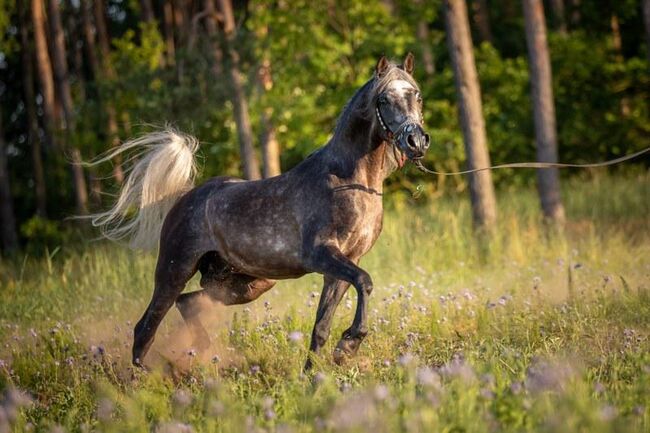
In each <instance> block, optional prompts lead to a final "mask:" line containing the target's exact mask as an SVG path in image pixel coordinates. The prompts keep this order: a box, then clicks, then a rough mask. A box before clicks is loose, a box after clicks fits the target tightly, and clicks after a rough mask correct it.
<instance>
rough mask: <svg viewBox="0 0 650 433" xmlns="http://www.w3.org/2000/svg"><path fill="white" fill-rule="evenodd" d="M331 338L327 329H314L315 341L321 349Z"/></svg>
mask: <svg viewBox="0 0 650 433" xmlns="http://www.w3.org/2000/svg"><path fill="white" fill-rule="evenodd" d="M329 336H330V332H329V331H328V330H326V329H314V340H315V341H316V344H317V345H318V346H319V347H320V346H323V345H324V344H325V343H326V342H327V339H328V338H329Z"/></svg>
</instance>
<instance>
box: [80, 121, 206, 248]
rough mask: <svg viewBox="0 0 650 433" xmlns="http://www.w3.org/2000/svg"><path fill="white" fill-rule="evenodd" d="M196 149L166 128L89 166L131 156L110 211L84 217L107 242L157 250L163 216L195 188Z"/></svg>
mask: <svg viewBox="0 0 650 433" xmlns="http://www.w3.org/2000/svg"><path fill="white" fill-rule="evenodd" d="M198 147H199V143H198V141H197V140H196V139H195V138H194V137H191V136H189V135H184V134H181V133H179V132H177V131H175V130H173V129H169V128H168V129H165V130H164V131H159V132H153V133H150V134H146V135H144V136H142V137H139V138H136V139H134V140H131V141H127V142H126V143H123V144H121V145H120V146H118V147H116V148H115V149H113V150H111V151H109V152H108V153H106V154H104V155H102V156H100V157H99V158H98V159H96V160H94V161H92V162H91V163H89V164H88V165H96V164H100V163H102V162H105V161H109V160H111V159H113V158H114V157H115V156H116V155H119V154H121V153H123V152H127V151H134V152H135V154H134V155H133V156H131V157H130V158H129V159H128V160H127V161H126V165H127V167H126V169H125V174H126V177H125V180H124V184H123V186H122V188H121V189H120V192H119V195H118V198H117V201H116V202H115V204H114V205H113V207H112V208H111V209H109V210H107V211H105V212H100V213H96V214H93V215H90V216H89V217H88V218H89V219H90V220H91V221H92V224H93V226H95V227H99V229H100V231H101V233H102V235H103V236H104V237H106V238H108V239H111V240H114V241H121V240H125V239H128V241H129V246H130V247H131V248H133V249H145V250H147V249H155V248H156V247H157V246H158V240H159V238H160V229H161V228H162V224H163V221H164V220H165V216H166V215H167V213H168V212H169V211H170V210H171V208H172V206H173V205H174V203H176V201H177V200H178V199H179V198H180V197H181V196H182V195H183V194H184V193H186V192H187V191H189V190H190V189H192V188H193V187H194V178H195V177H196V172H197V169H196V161H195V156H194V154H195V153H196V151H197V149H198Z"/></svg>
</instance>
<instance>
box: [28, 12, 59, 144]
mask: <svg viewBox="0 0 650 433" xmlns="http://www.w3.org/2000/svg"><path fill="white" fill-rule="evenodd" d="M31 15H32V23H33V25H34V46H35V49H36V68H37V70H38V81H39V83H40V90H41V97H42V98H43V120H44V124H45V125H44V126H45V127H44V130H45V139H46V142H47V146H48V147H49V148H51V149H55V148H58V143H57V140H56V136H55V130H56V124H57V123H58V118H57V114H56V108H55V106H56V101H55V96H54V80H53V78H52V77H53V76H54V75H53V74H52V63H51V61H50V54H49V51H48V47H47V40H48V36H47V23H46V21H45V11H44V10H43V0H32V1H31Z"/></svg>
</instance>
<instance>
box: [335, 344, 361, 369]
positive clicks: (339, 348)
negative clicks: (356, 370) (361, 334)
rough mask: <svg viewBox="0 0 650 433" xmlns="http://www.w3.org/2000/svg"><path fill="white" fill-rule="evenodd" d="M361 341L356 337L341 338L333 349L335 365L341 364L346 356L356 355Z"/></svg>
mask: <svg viewBox="0 0 650 433" xmlns="http://www.w3.org/2000/svg"><path fill="white" fill-rule="evenodd" d="M360 344H361V341H360V340H358V339H356V338H342V339H340V340H339V342H338V344H337V345H336V349H334V353H333V357H334V362H335V363H336V364H337V365H343V364H344V363H345V360H346V359H347V358H351V357H353V356H354V355H356V353H357V350H359V345H360Z"/></svg>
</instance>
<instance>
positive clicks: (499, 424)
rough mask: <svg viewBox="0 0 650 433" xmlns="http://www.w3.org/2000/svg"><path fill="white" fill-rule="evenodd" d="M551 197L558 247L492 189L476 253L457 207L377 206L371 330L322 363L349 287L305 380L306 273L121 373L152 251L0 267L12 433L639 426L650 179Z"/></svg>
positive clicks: (178, 328) (171, 333)
mask: <svg viewBox="0 0 650 433" xmlns="http://www.w3.org/2000/svg"><path fill="white" fill-rule="evenodd" d="M564 188H565V193H564V199H565V205H566V208H567V215H568V218H569V220H568V224H567V228H566V230H565V232H564V233H563V234H558V233H550V232H549V230H548V229H547V228H546V227H545V226H544V225H543V224H542V222H541V221H540V216H539V211H538V206H539V205H538V202H537V197H536V194H535V191H534V189H532V188H531V189H521V188H520V189H512V190H504V191H501V192H500V194H499V209H500V214H499V221H500V222H499V227H498V228H497V230H496V232H495V235H494V237H493V238H492V239H491V240H490V241H489V242H487V243H485V244H481V243H479V242H477V241H476V239H475V237H474V235H473V232H472V229H471V221H470V209H469V206H468V203H467V202H466V198H465V197H464V196H449V197H444V198H441V199H438V200H432V199H430V197H429V196H427V194H426V193H425V194H424V195H422V196H421V197H419V198H418V199H417V200H416V199H415V198H413V197H408V196H403V197H402V198H399V197H393V200H392V201H391V203H390V204H389V205H388V206H387V207H388V210H387V212H386V215H385V221H384V231H383V234H382V236H381V238H380V240H379V241H378V243H377V245H376V246H375V248H374V249H373V251H372V252H371V253H370V254H369V255H368V256H367V257H366V258H365V259H364V260H363V261H362V267H364V269H366V270H367V271H368V272H369V273H370V274H371V275H372V277H373V280H374V282H375V286H376V288H375V291H374V292H373V294H372V297H371V303H370V324H371V333H370V335H369V336H368V338H367V339H366V341H365V342H364V344H363V346H362V348H361V349H360V352H359V355H358V357H357V358H355V359H353V360H350V361H349V362H348V363H347V364H346V365H344V366H341V367H339V366H336V365H334V364H333V363H332V361H331V351H332V349H333V347H334V345H335V344H336V341H337V339H338V336H339V335H340V333H341V332H342V331H343V330H344V329H345V328H346V327H347V326H349V324H350V322H351V320H352V314H353V311H354V305H355V296H354V291H353V290H351V291H350V292H349V293H348V296H347V298H345V299H344V300H343V302H342V303H341V305H340V307H339V310H338V311H337V316H336V320H335V325H334V328H333V330H332V336H331V338H330V341H329V343H328V345H327V347H326V350H324V355H323V357H321V358H318V359H316V369H315V373H314V375H313V376H310V377H305V376H303V375H302V373H301V368H302V365H303V362H304V360H305V357H306V353H307V352H306V348H307V345H308V340H309V335H310V332H311V326H312V324H313V320H314V315H315V306H316V304H317V303H318V293H320V284H321V280H320V277H318V276H307V277H304V278H302V279H299V280H294V281H285V282H281V283H279V284H278V285H277V286H276V288H274V289H273V290H272V291H271V292H269V293H268V294H266V295H264V296H263V297H262V299H260V300H259V301H258V302H256V303H253V304H250V305H247V306H240V307H233V308H223V307H219V308H216V309H215V310H214V311H213V312H211V313H207V314H205V315H204V319H205V321H206V322H207V323H209V329H210V333H211V336H212V340H213V346H212V348H211V349H210V351H209V353H204V354H197V355H196V356H195V355H194V352H193V351H192V350H191V349H192V347H191V344H190V343H189V340H188V338H187V335H186V332H185V331H184V327H183V325H182V321H181V319H180V316H179V314H178V313H177V312H176V311H175V310H172V311H171V312H170V314H168V316H167V317H166V319H165V321H164V322H163V325H162V327H161V329H160V332H159V335H158V337H157V341H156V343H155V344H154V348H153V349H152V352H151V354H150V357H149V362H150V363H151V365H152V366H154V371H153V372H152V373H150V374H146V375H143V374H141V373H139V372H133V371H132V370H131V369H130V368H129V363H128V361H129V351H130V344H131V332H132V325H133V323H134V322H135V321H136V320H137V319H138V318H139V315H140V314H141V313H142V311H143V309H144V307H145V305H146V303H147V302H148V299H149V297H150V295H151V290H152V287H151V281H152V278H151V276H152V272H153V267H154V265H155V258H154V257H153V256H150V255H145V254H140V253H134V252H129V251H126V250H125V249H122V248H118V247H116V246H114V245H106V244H98V243H91V244H89V245H88V246H87V247H86V248H84V249H83V252H75V251H71V250H68V249H66V247H65V246H64V248H63V249H61V250H60V251H59V252H58V253H57V254H55V255H54V256H53V257H49V258H48V257H47V256H46V257H45V258H33V257H20V258H17V259H13V260H11V261H6V262H3V263H0V284H1V285H0V296H1V297H2V303H0V343H2V347H1V348H0V359H1V360H2V361H0V386H1V387H2V388H4V389H5V391H6V392H9V390H11V389H20V390H23V391H25V392H27V393H28V394H29V396H30V398H31V399H32V400H33V402H32V403H31V404H27V405H26V406H24V407H23V408H22V409H20V410H18V412H16V417H15V420H14V421H12V423H15V424H14V430H15V431H26V430H29V429H31V430H34V429H36V430H37V431H49V430H50V429H51V428H52V427H54V426H56V425H61V426H64V427H65V428H66V429H68V430H70V431H115V432H123V431H138V432H140V431H142V432H145V431H152V430H155V431H161V432H162V431H169V432H171V431H173V432H180V431H191V430H188V429H192V430H193V431H206V432H208V431H216V432H230V431H232V432H240V431H257V430H260V429H262V430H267V431H376V432H384V431H385V432H393V431H423V432H424V431H465V432H483V431H585V432H592V431H648V429H649V428H650V418H649V417H650V410H649V408H648V405H649V404H650V401H649V399H650V398H649V397H650V396H649V394H650V393H648V391H647V390H648V389H650V352H649V350H648V349H649V348H650V344H649V342H648V334H649V331H650V327H649V324H650V323H649V321H650V259H649V257H650V177H649V176H648V175H647V174H639V175H629V176H627V177H625V178H618V177H611V176H599V177H596V178H594V179H589V180H580V179H574V180H572V181H570V182H566V183H565V185H564ZM196 288H198V284H197V281H196V280H193V281H192V282H191V284H190V287H188V290H193V289H196ZM314 292H316V293H314ZM166 360H172V361H174V363H175V365H176V367H175V368H171V367H170V366H169V365H168V363H167V361H166ZM12 395H14V397H13V399H12V398H5V399H4V400H3V401H0V404H1V405H2V408H3V410H4V411H5V413H8V414H9V412H8V411H9V409H12V408H14V407H18V406H21V404H20V403H21V402H20V399H19V398H18V397H15V396H17V395H18V394H15V393H14V394H12ZM14 400H16V403H12V402H13V401H14ZM11 417H13V415H11ZM11 417H10V418H11ZM5 418H7V417H6V416H5ZM12 419H13V418H12ZM2 420H3V418H2V416H0V431H2V425H3V424H2V423H3V421H2Z"/></svg>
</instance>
